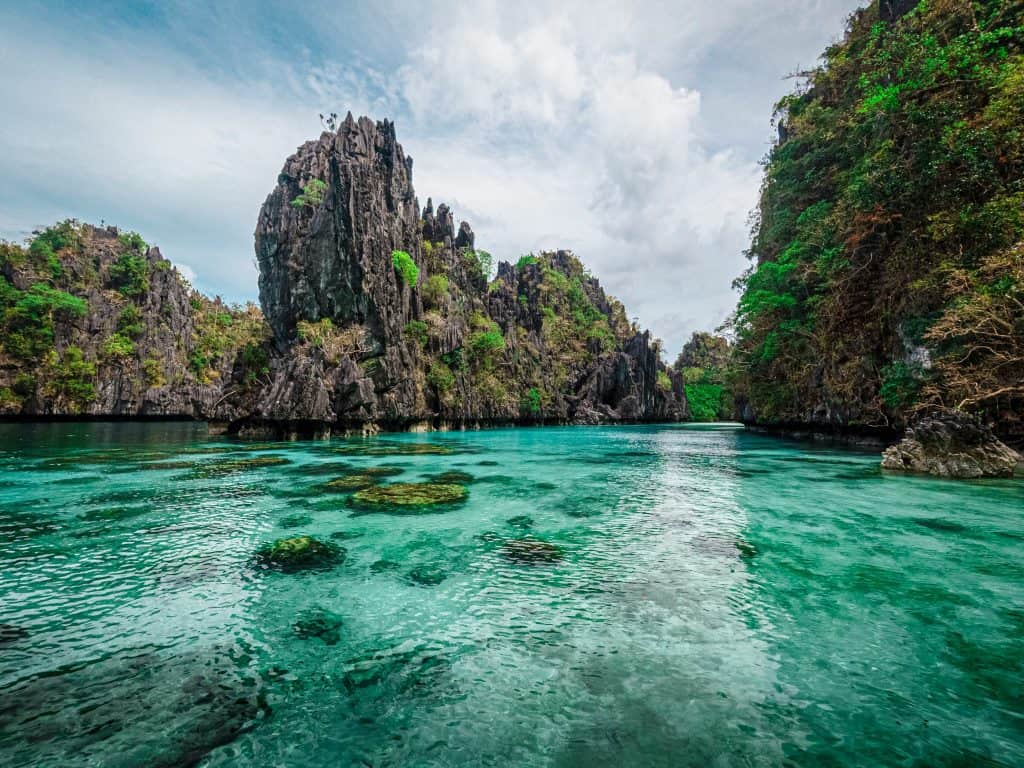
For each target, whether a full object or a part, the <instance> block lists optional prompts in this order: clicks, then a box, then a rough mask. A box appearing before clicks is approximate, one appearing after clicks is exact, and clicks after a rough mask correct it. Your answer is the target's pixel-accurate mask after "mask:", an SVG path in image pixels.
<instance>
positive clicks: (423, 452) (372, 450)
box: [331, 442, 455, 456]
mask: <svg viewBox="0 0 1024 768" xmlns="http://www.w3.org/2000/svg"><path fill="white" fill-rule="evenodd" d="M331 452H332V453H340V454H342V455H351V454H356V455H359V456H447V455H449V454H451V453H454V452H455V451H454V450H453V449H452V448H450V447H449V446H447V445H439V444H438V443H386V442H373V443H368V444H351V445H339V446H336V447H332V448H331Z"/></svg>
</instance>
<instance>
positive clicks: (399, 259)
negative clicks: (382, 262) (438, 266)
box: [391, 251, 420, 286]
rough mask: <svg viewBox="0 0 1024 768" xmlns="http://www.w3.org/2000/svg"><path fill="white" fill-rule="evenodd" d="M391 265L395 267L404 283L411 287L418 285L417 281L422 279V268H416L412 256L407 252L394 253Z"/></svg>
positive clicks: (392, 253)
mask: <svg viewBox="0 0 1024 768" xmlns="http://www.w3.org/2000/svg"><path fill="white" fill-rule="evenodd" d="M391 263H392V264H393V265H394V267H395V271H396V272H398V274H399V275H401V277H402V282H404V283H405V284H406V285H410V286H411V285H416V281H417V280H419V277H420V268H419V267H417V266H416V262H415V261H413V260H412V256H410V255H409V254H408V253H406V252H405V251H392V252H391Z"/></svg>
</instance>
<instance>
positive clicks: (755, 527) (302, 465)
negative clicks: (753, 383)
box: [0, 424, 1024, 767]
mask: <svg viewBox="0 0 1024 768" xmlns="http://www.w3.org/2000/svg"><path fill="white" fill-rule="evenodd" d="M424 444H426V445H428V446H432V447H431V448H428V449H427V450H433V451H437V452H435V453H422V450H423V448H422V446H423V445H424ZM248 459H258V461H255V462H249V461H246V460H248ZM877 465H878V457H877V454H873V453H859V452H854V451H850V450H837V449H830V448H824V447H821V446H816V445H809V444H802V443H794V442H786V441H779V440H775V439H772V438H766V437H760V436H756V435H751V434H747V433H745V432H744V431H742V430H741V429H736V428H733V427H728V426H712V427H699V426H665V427H616V428H589V427H580V428H546V429H517V430H495V431H484V432H474V433H465V434H431V435H395V436H385V437H381V438H376V439H368V440H351V441H339V440H336V441H333V442H330V443H293V444H278V445H254V444H250V445H246V444H243V443H234V442H229V441H224V440H221V439H216V438H208V437H207V436H206V434H205V431H204V429H203V428H202V427H199V426H194V425H180V424H148V425H129V424H120V425H117V424H52V425H0V535H2V541H3V546H2V549H0V624H2V625H3V627H2V628H0V691H2V692H3V693H2V695H0V765H3V766H8V765H10V766H14V765H18V766H21V765H33V766H36V765H38V766H69V765H70V766H78V765H81V766H119V767H120V766H186V765H202V766H218V767H226V766H327V765H330V766H335V765H338V766H347V765H366V766H412V765H415V766H445V765H474V766H476V765H496V766H506V765H526V766H532V765H537V766H705V765H708V766H721V767H724V766H776V765H808V766H811V765H813V766H854V765H857V766H862V765H863V766H874V765H901V766H903V765H905V766H978V765H1006V766H1014V765H1017V766H1019V765H1024V690H1022V681H1024V514H1022V511H1024V484H1021V483H1019V482H1017V483H1015V482H1012V481H995V482H985V483H953V482H945V481H939V480H930V479H923V478H907V477H892V476H884V475H882V474H881V473H880V472H879V471H878V468H877ZM382 466H386V467H390V468H391V472H392V473H393V474H391V475H389V476H386V477H381V478H379V481H380V482H382V483H391V482H408V481H416V480H422V479H429V478H431V477H432V476H436V475H437V474H439V473H442V472H446V471H449V472H450V471H459V472H463V473H467V474H468V475H469V476H471V479H466V480H467V482H466V487H467V489H468V494H469V496H468V500H467V501H466V502H465V503H464V504H462V505H455V506H448V507H442V508H440V509H439V510H438V511H437V512H436V513H434V514H420V515H410V514H405V515H393V514H358V513H359V512H360V511H361V509H359V508H356V507H353V506H350V502H349V500H348V497H347V495H346V494H345V493H338V492H329V491H327V490H325V488H324V483H326V482H327V481H329V480H332V479H334V478H338V477H345V476H350V475H351V474H352V473H354V472H359V471H361V470H365V469H366V468H367V467H382ZM510 520H511V521H512V523H510V522H508V521H510ZM300 534H304V535H312V536H314V537H316V538H317V539H319V540H321V541H323V542H329V543H332V544H335V545H336V546H339V547H343V548H344V560H343V562H340V563H338V564H336V565H334V566H333V567H325V568H321V569H316V570H312V571H297V572H281V571H275V570H268V569H266V568H264V567H261V566H260V564H259V562H258V561H257V560H255V559H254V553H255V552H256V551H257V550H258V549H259V548H260V547H261V546H262V545H265V544H267V543H268V542H272V541H274V540H276V539H279V538H282V537H288V536H296V535H300ZM524 537H529V538H530V539H531V540H532V539H540V540H543V541H547V542H549V543H551V544H553V545H556V546H557V547H559V548H560V551H561V552H562V553H564V557H563V558H562V559H561V560H555V561H553V562H548V561H540V562H532V563H524V562H520V561H519V560H517V559H515V558H514V557H512V556H511V555H510V552H511V551H513V550H510V549H509V548H508V542H509V541H515V540H518V539H523V538H524Z"/></svg>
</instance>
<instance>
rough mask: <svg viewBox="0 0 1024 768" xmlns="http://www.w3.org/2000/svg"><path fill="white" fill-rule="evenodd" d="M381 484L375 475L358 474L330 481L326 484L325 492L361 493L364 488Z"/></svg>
mask: <svg viewBox="0 0 1024 768" xmlns="http://www.w3.org/2000/svg"><path fill="white" fill-rule="evenodd" d="M379 482H380V480H379V479H378V478H376V477H374V476H373V475H364V474H361V473H356V474H353V475H346V476H345V477H338V478H335V479H334V480H329V481H328V482H326V483H324V490H326V491H337V492H339V493H350V492H352V491H361V490H363V489H364V488H369V487H370V486H371V485H376V484H377V483H379Z"/></svg>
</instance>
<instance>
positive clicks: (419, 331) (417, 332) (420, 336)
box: [405, 320, 427, 347]
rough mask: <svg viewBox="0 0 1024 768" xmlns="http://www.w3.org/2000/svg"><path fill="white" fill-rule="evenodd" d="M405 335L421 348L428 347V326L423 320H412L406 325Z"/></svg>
mask: <svg viewBox="0 0 1024 768" xmlns="http://www.w3.org/2000/svg"><path fill="white" fill-rule="evenodd" d="M405 335H406V336H408V337H409V338H411V339H412V340H413V341H415V342H416V343H417V344H418V345H419V346H421V347H425V346H426V345H427V324H426V323H424V322H423V321H422V320H410V321H409V322H408V323H406V324H405Z"/></svg>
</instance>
